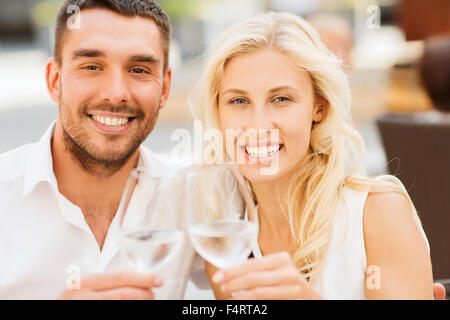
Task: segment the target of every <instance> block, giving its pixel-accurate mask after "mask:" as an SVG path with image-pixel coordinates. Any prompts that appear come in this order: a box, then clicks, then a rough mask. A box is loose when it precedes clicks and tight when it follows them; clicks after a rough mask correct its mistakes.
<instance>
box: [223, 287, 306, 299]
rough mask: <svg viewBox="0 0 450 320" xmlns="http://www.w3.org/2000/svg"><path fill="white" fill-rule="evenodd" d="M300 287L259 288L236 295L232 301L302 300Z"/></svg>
mask: <svg viewBox="0 0 450 320" xmlns="http://www.w3.org/2000/svg"><path fill="white" fill-rule="evenodd" d="M301 296H302V290H301V287H299V286H277V287H259V288H256V289H253V290H248V291H241V292H238V293H235V294H234V295H233V297H232V298H231V300H291V299H301Z"/></svg>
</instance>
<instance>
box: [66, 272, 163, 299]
mask: <svg viewBox="0 0 450 320" xmlns="http://www.w3.org/2000/svg"><path fill="white" fill-rule="evenodd" d="M162 285H163V279H162V278H161V277H160V276H158V275H155V274H145V273H136V272H120V273H113V274H99V275H92V276H88V277H86V278H83V279H81V282H80V288H79V289H67V290H65V291H64V292H63V293H62V294H61V296H60V297H59V299H61V300H153V299H154V298H155V295H154V293H153V291H152V288H154V287H161V286H162Z"/></svg>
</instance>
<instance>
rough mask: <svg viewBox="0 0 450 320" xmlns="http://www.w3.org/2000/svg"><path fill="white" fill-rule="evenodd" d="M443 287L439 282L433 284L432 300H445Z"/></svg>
mask: <svg viewBox="0 0 450 320" xmlns="http://www.w3.org/2000/svg"><path fill="white" fill-rule="evenodd" d="M445 295H446V292H445V287H444V286H443V285H442V284H441V283H435V284H433V296H434V300H445Z"/></svg>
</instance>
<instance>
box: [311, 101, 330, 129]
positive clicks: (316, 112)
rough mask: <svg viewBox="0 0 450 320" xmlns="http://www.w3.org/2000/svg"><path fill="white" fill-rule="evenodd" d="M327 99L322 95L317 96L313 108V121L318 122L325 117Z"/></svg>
mask: <svg viewBox="0 0 450 320" xmlns="http://www.w3.org/2000/svg"><path fill="white" fill-rule="evenodd" d="M327 106H328V101H327V100H326V99H325V98H323V97H322V96H317V97H316V99H315V104H314V108H313V122H315V123H319V122H321V121H322V120H323V118H324V117H325V112H326V108H327Z"/></svg>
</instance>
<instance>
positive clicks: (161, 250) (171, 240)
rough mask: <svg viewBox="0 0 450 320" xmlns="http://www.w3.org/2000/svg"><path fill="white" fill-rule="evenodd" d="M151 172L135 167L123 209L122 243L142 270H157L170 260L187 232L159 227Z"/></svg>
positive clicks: (134, 265) (131, 261)
mask: <svg viewBox="0 0 450 320" xmlns="http://www.w3.org/2000/svg"><path fill="white" fill-rule="evenodd" d="M151 179H152V178H151V174H150V172H149V171H148V170H147V169H145V168H142V167H138V168H135V169H133V170H132V171H131V173H130V176H129V178H128V180H127V183H126V185H125V189H124V191H123V194H122V197H121V200H120V204H119V209H118V212H117V214H118V215H119V228H120V236H119V239H120V240H119V246H120V249H121V252H122V254H123V255H124V256H125V258H126V260H127V261H128V262H129V264H130V266H131V267H132V268H133V269H134V270H136V271H139V272H155V271H156V270H158V269H160V268H161V267H163V266H164V265H165V264H166V263H167V262H168V261H170V260H171V259H172V258H173V257H174V256H175V255H176V254H177V252H178V251H179V250H180V248H181V247H182V243H183V241H184V233H183V231H181V230H180V229H178V228H177V227H175V225H176V224H175V223H174V224H173V225H174V226H173V227H172V226H171V227H170V228H161V227H155V219H154V218H155V217H156V216H157V215H161V214H164V212H152V210H151V209H152V207H151V206H150V204H151V201H150V200H151V196H152V193H153V191H154V185H153V183H152V180H151Z"/></svg>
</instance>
